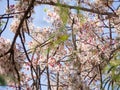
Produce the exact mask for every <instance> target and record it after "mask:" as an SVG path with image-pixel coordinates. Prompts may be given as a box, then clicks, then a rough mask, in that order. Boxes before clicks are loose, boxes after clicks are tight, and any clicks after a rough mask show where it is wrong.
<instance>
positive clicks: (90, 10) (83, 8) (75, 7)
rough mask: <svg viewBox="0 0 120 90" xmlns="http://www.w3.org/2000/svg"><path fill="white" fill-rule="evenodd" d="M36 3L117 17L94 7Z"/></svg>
mask: <svg viewBox="0 0 120 90" xmlns="http://www.w3.org/2000/svg"><path fill="white" fill-rule="evenodd" d="M36 3H37V4H46V5H53V6H61V7H65V8H70V9H77V10H82V11H86V12H91V13H96V14H100V15H108V16H114V17H118V15H116V14H115V13H113V12H100V11H98V10H94V9H89V8H85V7H80V6H72V5H67V4H61V3H55V2H52V1H51V2H41V1H36Z"/></svg>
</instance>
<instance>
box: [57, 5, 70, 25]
mask: <svg viewBox="0 0 120 90" xmlns="http://www.w3.org/2000/svg"><path fill="white" fill-rule="evenodd" d="M59 15H60V18H61V20H62V22H63V25H65V24H66V23H67V21H68V18H69V8H64V7H62V6H60V12H59Z"/></svg>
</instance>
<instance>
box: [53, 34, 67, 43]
mask: <svg viewBox="0 0 120 90" xmlns="http://www.w3.org/2000/svg"><path fill="white" fill-rule="evenodd" d="M68 37H69V35H61V36H59V37H58V38H57V40H56V41H55V42H54V45H56V44H60V43H62V42H64V41H66V40H67V39H68Z"/></svg>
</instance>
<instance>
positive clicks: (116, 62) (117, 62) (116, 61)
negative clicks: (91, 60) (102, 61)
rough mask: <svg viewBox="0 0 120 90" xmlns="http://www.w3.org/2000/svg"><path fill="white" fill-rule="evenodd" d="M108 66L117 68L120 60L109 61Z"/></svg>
mask: <svg viewBox="0 0 120 90" xmlns="http://www.w3.org/2000/svg"><path fill="white" fill-rule="evenodd" d="M110 65H112V66H118V65H120V60H111V61H110Z"/></svg>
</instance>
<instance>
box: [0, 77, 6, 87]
mask: <svg viewBox="0 0 120 90" xmlns="http://www.w3.org/2000/svg"><path fill="white" fill-rule="evenodd" d="M6 84H7V83H6V81H5V79H4V77H3V76H2V75H0V85H2V86H5V85H6Z"/></svg>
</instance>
